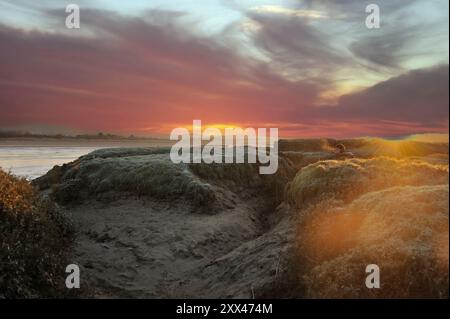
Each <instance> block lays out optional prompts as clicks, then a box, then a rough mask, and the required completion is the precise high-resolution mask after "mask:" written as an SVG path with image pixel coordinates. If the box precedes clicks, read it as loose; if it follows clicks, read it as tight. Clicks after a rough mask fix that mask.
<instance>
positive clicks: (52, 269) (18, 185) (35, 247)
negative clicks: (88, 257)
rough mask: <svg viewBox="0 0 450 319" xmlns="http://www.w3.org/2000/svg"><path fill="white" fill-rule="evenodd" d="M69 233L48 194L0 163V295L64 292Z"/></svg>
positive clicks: (65, 222)
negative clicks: (7, 171)
mask: <svg viewBox="0 0 450 319" xmlns="http://www.w3.org/2000/svg"><path fill="white" fill-rule="evenodd" d="M71 238H72V228H71V225H70V223H69V222H68V221H67V219H66V218H65V216H63V215H62V214H61V212H60V211H59V210H58V209H57V207H56V206H55V205H54V204H53V203H52V202H51V201H50V200H45V199H43V198H42V197H41V196H39V194H38V193H37V191H36V190H35V189H34V188H33V187H32V186H31V185H30V184H29V183H28V182H27V181H26V180H25V179H20V178H17V177H14V176H12V175H10V174H8V173H6V172H4V171H2V170H1V169H0V298H2V297H3V298H29V297H57V296H59V297H61V296H64V295H65V294H66V292H65V289H63V288H62V287H63V285H64V280H63V278H64V270H65V266H66V253H67V248H68V246H69V245H70V242H71ZM64 288H65V287H64Z"/></svg>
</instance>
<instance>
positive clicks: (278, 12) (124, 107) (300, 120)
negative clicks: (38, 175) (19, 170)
mask: <svg viewBox="0 0 450 319" xmlns="http://www.w3.org/2000/svg"><path fill="white" fill-rule="evenodd" d="M69 3H75V4H78V5H79V7H80V24H81V28H80V29H68V28H66V26H65V20H66V16H67V13H66V12H65V7H66V5H67V4H69ZM370 3H375V4H377V5H378V6H379V8H380V21H381V24H380V28H378V29H369V28H367V27H366V24H365V20H366V17H367V13H366V12H365V8H366V6H367V5H368V4H370ZM448 5H449V4H448V1H447V0H378V1H376V0H371V1H362V0H335V1H331V0H295V1H294V0H280V1H262V0H240V1H237V0H228V1H227V0H201V1H200V0H147V1H144V0H129V1H120V0H91V1H86V0H78V1H76V0H73V1H71V2H69V1H57V0H54V1H51V0H42V1H39V2H38V1H25V0H11V1H9V0H0V48H1V49H0V129H4V130H29V131H32V132H36V133H66V134H70V133H96V132H100V131H101V132H110V133H117V134H124V135H125V134H137V135H155V136H168V134H169V133H170V131H171V130H172V129H174V128H176V127H189V126H190V125H192V121H193V120H194V119H199V120H201V121H202V123H204V124H205V125H209V126H218V127H224V126H240V127H242V128H245V127H253V128H258V127H277V128H279V131H280V133H279V134H280V136H284V137H304V138H308V137H358V136H384V137H392V136H404V135H410V134H420V133H448V126H449V113H448V112H449V111H448V104H449V93H448V92H449V89H448V85H449V83H448V82H449V42H448V41H449V40H448V37H449V30H448V27H449V22H448V10H449V8H448Z"/></svg>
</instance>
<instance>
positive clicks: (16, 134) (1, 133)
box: [0, 131, 159, 140]
mask: <svg viewBox="0 0 450 319" xmlns="http://www.w3.org/2000/svg"><path fill="white" fill-rule="evenodd" d="M5 137H37V138H57V139H58V138H70V139H105V140H108V139H110V140H117V139H121V140H145V139H159V138H155V137H142V136H134V135H133V134H131V135H129V136H122V135H116V134H110V133H102V132H100V133H97V134H78V135H65V134H36V133H31V132H20V131H0V138H5Z"/></svg>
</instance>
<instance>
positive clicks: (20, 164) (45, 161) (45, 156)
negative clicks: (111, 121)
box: [0, 146, 103, 180]
mask: <svg viewBox="0 0 450 319" xmlns="http://www.w3.org/2000/svg"><path fill="white" fill-rule="evenodd" d="M100 148H103V147H53V146H52V147H23V146H18V147H5V146H0V167H1V168H2V169H3V170H4V171H7V172H11V173H12V174H14V175H17V176H22V177H25V178H27V179H29V180H31V179H34V178H36V177H39V176H41V175H44V174H45V173H47V172H48V171H49V170H50V169H51V168H52V167H53V166H55V165H61V164H64V163H68V162H71V161H73V160H75V159H77V158H78V157H80V156H82V155H85V154H87V153H89V152H92V151H94V150H96V149H100Z"/></svg>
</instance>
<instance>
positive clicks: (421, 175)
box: [34, 139, 448, 298]
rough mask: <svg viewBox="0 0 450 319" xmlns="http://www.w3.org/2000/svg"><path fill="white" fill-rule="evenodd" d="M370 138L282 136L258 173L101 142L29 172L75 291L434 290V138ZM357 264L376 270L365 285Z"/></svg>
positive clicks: (444, 270)
mask: <svg viewBox="0 0 450 319" xmlns="http://www.w3.org/2000/svg"><path fill="white" fill-rule="evenodd" d="M338 142H339V143H342V142H343V143H345V145H346V146H347V149H348V150H349V151H351V152H352V153H353V154H354V158H346V157H341V156H337V155H336V154H335V153H334V152H333V146H334V145H336V143H338ZM411 143H413V144H411ZM383 144H384V142H383V141H381V140H366V139H362V140H347V141H336V140H308V141H287V142H284V141H282V142H281V143H280V159H279V170H278V172H277V173H276V174H275V175H268V176H262V175H259V174H258V170H257V167H256V166H255V165H250V164H214V165H208V164H189V165H187V164H186V165H176V164H173V163H172V162H171V161H170V159H169V156H168V150H167V149H154V148H148V149H140V148H135V149H109V150H108V149H106V150H100V151H97V152H93V153H91V154H89V155H87V156H84V157H81V158H80V159H78V160H77V161H74V162H72V163H69V164H67V165H63V166H61V167H55V168H54V169H53V170H51V171H50V172H49V173H48V174H46V175H45V176H43V177H42V178H39V179H37V180H35V182H34V184H35V185H38V186H39V187H40V189H41V191H42V192H44V193H48V194H50V196H51V197H52V198H54V199H55V200H56V201H57V202H59V203H60V204H61V205H62V209H64V210H65V211H67V212H68V213H69V214H70V215H71V216H72V219H73V220H74V223H75V225H76V227H77V229H78V236H77V238H76V240H75V248H74V250H75V251H74V253H73V255H72V260H73V262H74V263H78V264H80V265H81V267H82V273H83V274H84V276H85V277H84V278H85V280H86V281H87V288H86V289H85V290H84V291H83V293H84V294H86V295H93V296H97V297H222V298H223V297H248V298H252V297H255V298H258V297H319V298H320V297H417V296H424V297H445V296H448V263H447V267H445V266H444V264H445V262H446V261H447V262H448V144H447V148H444V147H443V146H442V144H432V143H423V142H420V143H419V142H408V143H407V144H405V145H401V144H396V145H395V146H392V145H391V142H389V141H386V143H385V144H386V145H388V146H386V147H385V148H383V147H381V145H383ZM380 147H381V148H380ZM394 149H396V150H401V151H396V152H394V153H392V152H393V151H392V150H394ZM389 153H391V155H389ZM405 154H406V155H405ZM367 263H379V265H380V267H381V269H382V288H381V289H379V290H377V291H373V290H368V289H367V288H366V287H365V284H364V277H365V273H364V270H365V265H366V264H367ZM444 284H447V286H445V285H444Z"/></svg>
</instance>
